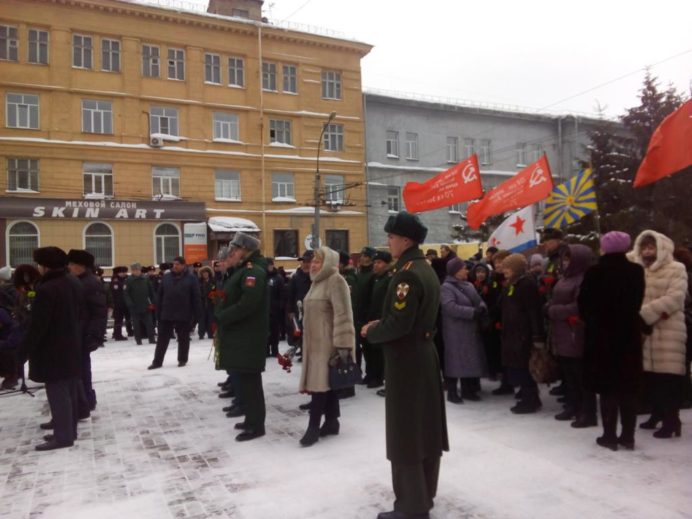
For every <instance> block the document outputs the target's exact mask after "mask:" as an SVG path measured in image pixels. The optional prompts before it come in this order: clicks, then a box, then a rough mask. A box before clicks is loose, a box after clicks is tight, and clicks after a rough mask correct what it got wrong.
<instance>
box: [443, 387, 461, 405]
mask: <svg viewBox="0 0 692 519" xmlns="http://www.w3.org/2000/svg"><path fill="white" fill-rule="evenodd" d="M447 401H448V402H451V403H453V404H463V403H464V400H463V399H462V398H461V396H459V393H458V392H457V389H456V388H455V387H450V388H449V389H448V390H447Z"/></svg>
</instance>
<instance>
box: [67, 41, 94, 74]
mask: <svg viewBox="0 0 692 519" xmlns="http://www.w3.org/2000/svg"><path fill="white" fill-rule="evenodd" d="M78 38H80V39H81V41H80V42H79V44H78V43H77V39H78ZM87 41H88V43H89V44H88V45H86V43H87ZM78 49H79V64H77V60H76V58H77V55H76V51H77V50H78ZM87 57H88V58H89V66H85V62H86V58H87ZM72 68H80V69H83V70H91V69H93V68H94V37H93V36H89V35H88V34H73V35H72Z"/></svg>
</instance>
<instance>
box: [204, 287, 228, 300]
mask: <svg viewBox="0 0 692 519" xmlns="http://www.w3.org/2000/svg"><path fill="white" fill-rule="evenodd" d="M207 297H208V298H209V299H211V300H212V301H214V302H217V301H219V300H221V301H223V300H224V299H226V292H224V291H223V290H212V291H210V292H209V295H208V296H207Z"/></svg>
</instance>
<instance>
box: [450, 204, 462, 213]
mask: <svg viewBox="0 0 692 519" xmlns="http://www.w3.org/2000/svg"><path fill="white" fill-rule="evenodd" d="M449 212H450V213H451V214H461V203H458V204H452V205H450V206H449Z"/></svg>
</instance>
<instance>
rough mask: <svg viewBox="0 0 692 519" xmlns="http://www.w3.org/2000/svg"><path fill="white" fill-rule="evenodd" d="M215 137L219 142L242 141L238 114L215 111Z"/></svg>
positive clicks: (213, 115) (213, 129)
mask: <svg viewBox="0 0 692 519" xmlns="http://www.w3.org/2000/svg"><path fill="white" fill-rule="evenodd" d="M212 121H213V128H212V132H213V136H214V137H213V139H214V140H215V141H219V142H240V126H239V124H238V115H237V114H233V113H229V112H214V113H213V114H212Z"/></svg>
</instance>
